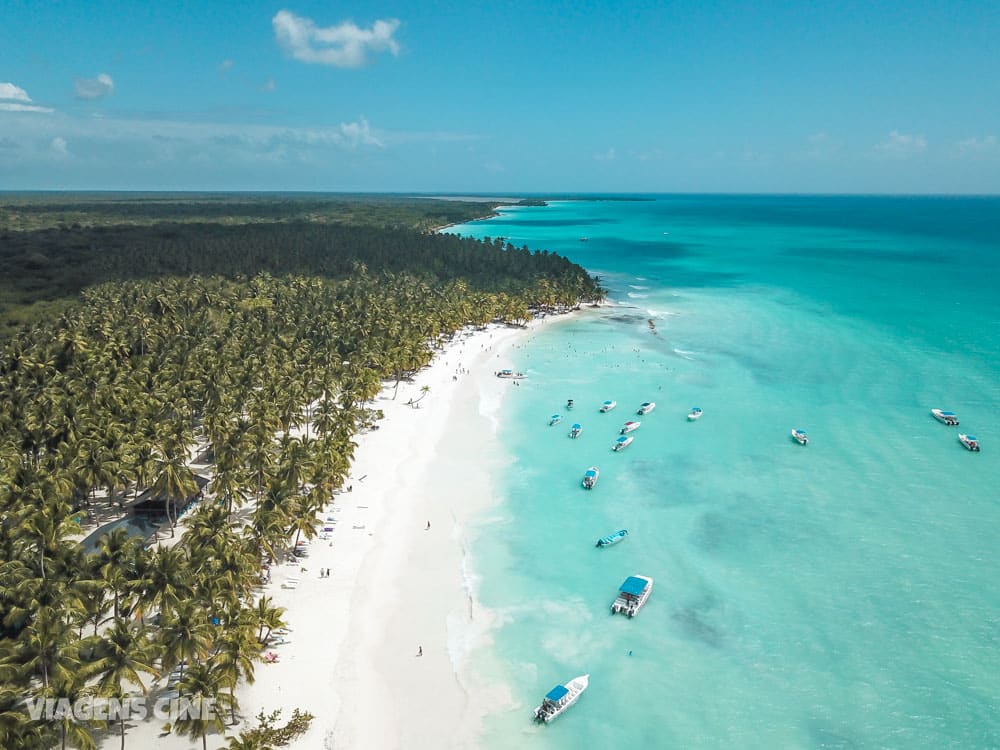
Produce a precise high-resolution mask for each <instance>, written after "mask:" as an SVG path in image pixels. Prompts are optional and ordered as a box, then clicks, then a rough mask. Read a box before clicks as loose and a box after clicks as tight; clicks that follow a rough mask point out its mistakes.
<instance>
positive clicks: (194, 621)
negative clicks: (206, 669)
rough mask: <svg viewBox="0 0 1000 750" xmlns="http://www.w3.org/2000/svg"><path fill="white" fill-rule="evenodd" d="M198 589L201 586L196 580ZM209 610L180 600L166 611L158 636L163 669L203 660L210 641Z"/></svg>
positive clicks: (182, 669)
mask: <svg viewBox="0 0 1000 750" xmlns="http://www.w3.org/2000/svg"><path fill="white" fill-rule="evenodd" d="M195 588H196V589H197V588H200V585H199V584H198V583H195ZM208 618H209V613H208V612H207V611H206V610H205V609H204V607H202V606H200V605H199V604H198V603H196V602H194V601H190V600H185V601H183V602H180V603H179V604H178V605H177V606H176V607H175V609H174V611H173V612H165V613H164V616H163V618H162V620H161V622H160V629H159V632H158V633H157V639H158V641H159V643H160V646H161V648H162V650H163V667H164V669H169V668H172V667H174V666H176V665H178V664H180V665H181V673H182V674H183V672H184V665H185V663H187V664H190V663H192V662H194V661H195V660H200V659H203V658H204V657H205V656H206V655H207V654H208V650H209V645H210V643H211V626H210V625H209V621H208Z"/></svg>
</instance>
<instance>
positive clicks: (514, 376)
mask: <svg viewBox="0 0 1000 750" xmlns="http://www.w3.org/2000/svg"><path fill="white" fill-rule="evenodd" d="M497 377H498V378H508V379H510V380H521V379H522V378H524V377H525V375H524V373H523V372H514V371H513V370H500V372H498V373H497Z"/></svg>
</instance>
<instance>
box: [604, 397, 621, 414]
mask: <svg viewBox="0 0 1000 750" xmlns="http://www.w3.org/2000/svg"><path fill="white" fill-rule="evenodd" d="M616 406H618V402H617V401H612V400H611V399H608V400H607V401H605V402H604V403H603V404H601V413H602V414H607V413H608V412H609V411H611V410H612V409H614V408H615V407H616Z"/></svg>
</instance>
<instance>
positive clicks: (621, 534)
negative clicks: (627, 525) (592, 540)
mask: <svg viewBox="0 0 1000 750" xmlns="http://www.w3.org/2000/svg"><path fill="white" fill-rule="evenodd" d="M627 536H628V529H622V530H621V531H616V532H615V533H614V534H608V535H607V536H602V537H601V538H600V539H598V540H597V546H598V547H610V546H611V545H612V544H618V542H620V541H621V540H622V539H624V538H625V537H627Z"/></svg>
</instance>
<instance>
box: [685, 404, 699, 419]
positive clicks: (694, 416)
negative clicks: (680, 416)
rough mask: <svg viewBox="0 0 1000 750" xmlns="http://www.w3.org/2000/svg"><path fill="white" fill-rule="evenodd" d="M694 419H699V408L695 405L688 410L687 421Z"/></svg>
mask: <svg viewBox="0 0 1000 750" xmlns="http://www.w3.org/2000/svg"><path fill="white" fill-rule="evenodd" d="M696 419H701V409H699V408H698V407H697V406H695V407H694V408H692V409H691V411H689V412H688V422H694V421H695V420H696Z"/></svg>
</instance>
